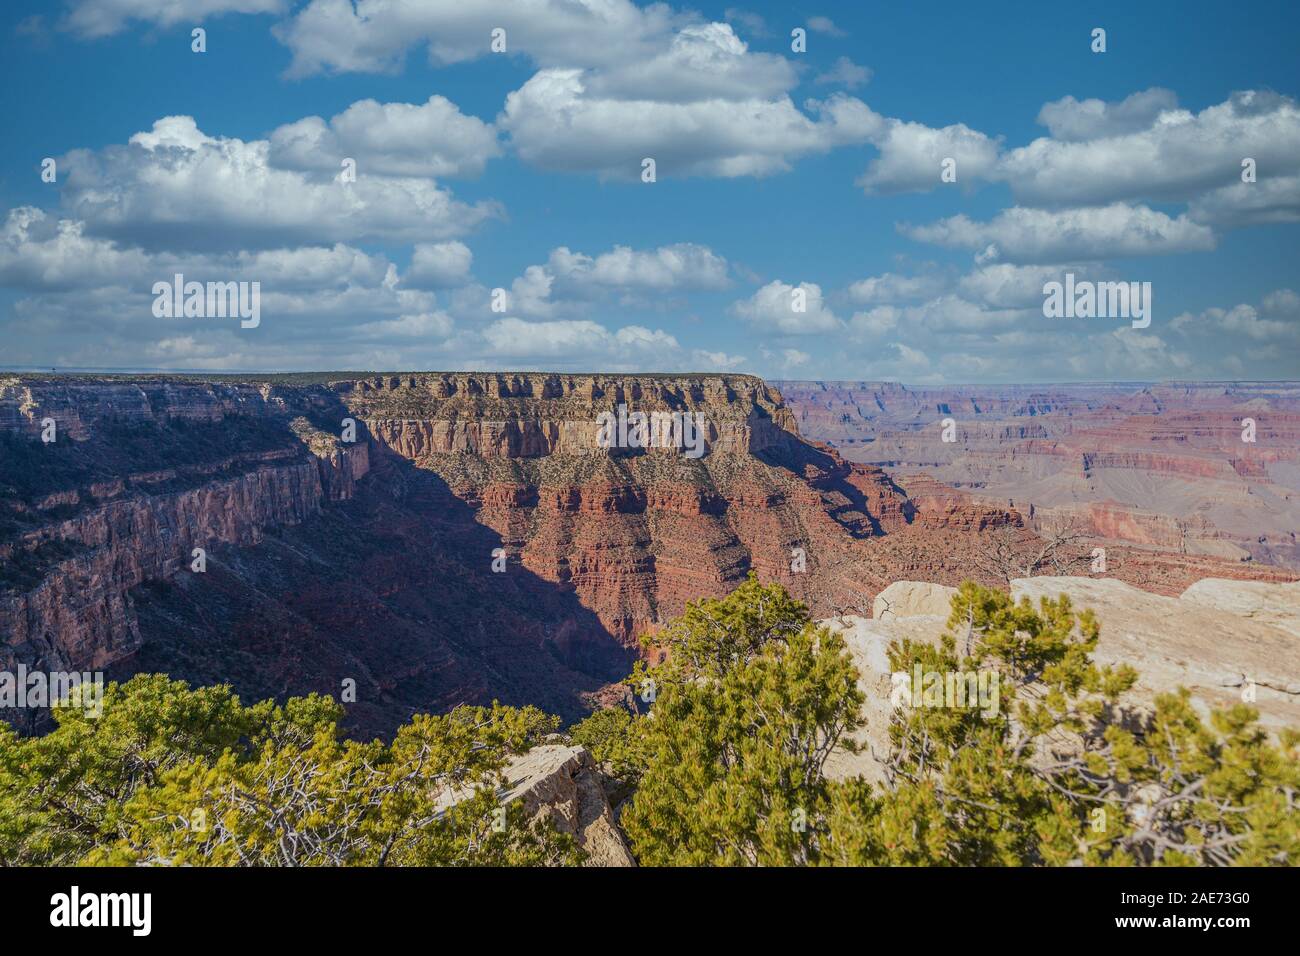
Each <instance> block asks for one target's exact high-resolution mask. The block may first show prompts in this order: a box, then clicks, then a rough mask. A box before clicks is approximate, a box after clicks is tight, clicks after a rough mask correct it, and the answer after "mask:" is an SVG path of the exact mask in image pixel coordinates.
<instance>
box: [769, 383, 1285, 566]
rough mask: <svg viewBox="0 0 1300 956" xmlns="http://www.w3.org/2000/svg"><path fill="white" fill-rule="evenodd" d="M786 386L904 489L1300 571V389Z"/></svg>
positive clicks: (800, 415)
mask: <svg viewBox="0 0 1300 956" xmlns="http://www.w3.org/2000/svg"><path fill="white" fill-rule="evenodd" d="M778 385H779V387H780V388H781V391H782V394H783V395H784V396H785V398H786V400H787V402H788V403H789V405H790V407H791V409H792V410H793V412H794V415H795V418H796V420H797V421H798V424H799V427H800V429H801V431H802V432H803V434H804V435H806V436H807V437H809V438H811V439H816V440H819V441H822V442H825V443H826V444H828V445H830V446H832V447H834V448H836V449H837V450H838V451H839V453H840V454H841V455H843V456H844V457H845V458H846V459H848V460H850V461H855V462H859V463H864V464H870V465H874V466H876V467H879V468H882V469H884V470H885V471H886V472H887V473H888V474H889V475H890V476H891V477H892V478H893V479H894V480H895V481H897V482H900V483H902V484H906V483H907V481H908V476H916V475H924V476H926V480H929V479H933V480H935V481H938V482H940V483H941V484H942V485H944V486H945V487H947V488H951V489H953V490H954V491H955V492H959V493H965V494H968V495H970V496H972V497H974V498H976V499H978V500H981V501H986V502H996V503H1000V504H1003V505H1005V506H1008V507H1013V508H1015V509H1016V510H1017V511H1019V512H1020V513H1022V514H1024V515H1026V516H1027V517H1029V518H1030V519H1031V520H1030V523H1031V524H1032V525H1033V526H1034V527H1035V528H1039V529H1041V528H1043V527H1044V526H1050V525H1053V524H1056V525H1062V524H1069V523H1073V524H1074V525H1075V526H1077V527H1079V528H1080V529H1081V530H1083V531H1085V532H1086V533H1087V534H1088V535H1089V536H1091V537H1092V538H1094V539H1095V540H1097V541H1098V542H1102V543H1104V542H1112V543H1123V544H1125V545H1129V546H1132V547H1135V548H1140V549H1148V550H1151V551H1161V550H1164V551H1175V552H1178V553H1180V554H1183V555H1188V556H1195V555H1204V556H1211V557H1217V558H1222V559H1225V560H1229V561H1250V562H1259V563H1261V564H1265V565H1273V566H1278V567H1283V568H1287V569H1289V570H1292V571H1296V570H1300V542H1297V539H1296V535H1297V533H1298V532H1300V384H1297V383H1293V382H1272V383H1269V382H1256V383H1235V382H1225V383H1162V384H1155V383H1152V384H1096V385H1040V386H952V387H945V388H912V387H909V386H905V385H900V384H897V383H887V382H781V383H778ZM945 419H951V420H952V422H953V423H954V428H953V435H952V437H953V438H954V439H955V440H954V441H950V442H945V441H943V440H942V439H943V436H942V427H943V422H944V420H945Z"/></svg>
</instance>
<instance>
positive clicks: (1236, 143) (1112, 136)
mask: <svg viewBox="0 0 1300 956" xmlns="http://www.w3.org/2000/svg"><path fill="white" fill-rule="evenodd" d="M1138 95H1139V96H1142V97H1145V99H1143V100H1142V101H1140V102H1139V103H1138V104H1137V105H1136V106H1130V107H1128V108H1127V109H1126V108H1125V106H1124V104H1130V103H1132V101H1133V97H1130V98H1129V99H1128V100H1125V101H1123V103H1121V104H1117V105H1114V106H1113V107H1108V106H1107V105H1106V104H1103V105H1102V107H1101V112H1100V115H1099V118H1094V120H1093V122H1092V125H1091V126H1090V125H1089V122H1088V120H1087V114H1088V110H1087V109H1083V108H1081V107H1083V106H1084V104H1073V105H1068V104H1067V105H1066V106H1062V105H1061V104H1062V103H1064V102H1066V101H1058V103H1056V104H1048V106H1047V107H1045V108H1044V109H1045V110H1048V112H1049V115H1050V116H1051V123H1050V124H1049V125H1050V126H1051V127H1052V128H1053V129H1054V131H1055V130H1056V129H1061V128H1064V129H1065V131H1066V132H1068V133H1069V134H1070V135H1071V136H1072V137H1080V136H1084V135H1085V134H1087V133H1088V132H1089V131H1090V130H1095V129H1099V130H1102V131H1108V132H1107V134H1106V135H1104V136H1102V138H1088V139H1084V140H1082V141H1073V140H1063V139H1058V138H1048V137H1043V138H1040V139H1036V140H1034V141H1033V142H1032V143H1030V144H1029V145H1028V146H1023V147H1021V148H1019V149H1014V150H1011V151H1010V152H1009V153H1007V154H1006V156H1005V157H1004V158H1003V160H1002V164H1001V167H1002V174H1003V175H1004V176H1005V178H1006V179H1007V181H1008V183H1009V184H1010V186H1011V189H1012V192H1013V194H1014V195H1015V197H1016V199H1017V200H1018V201H1019V202H1021V203H1028V204H1034V205H1074V204H1084V203H1087V204H1101V203H1110V202H1114V201H1117V200H1182V201H1186V200H1190V199H1194V198H1196V197H1198V196H1199V195H1200V194H1202V193H1204V192H1206V191H1209V190H1214V189H1221V188H1224V187H1227V186H1230V185H1232V184H1234V183H1240V181H1241V161H1242V158H1243V157H1251V158H1253V159H1254V160H1255V161H1256V162H1257V164H1258V166H1259V169H1260V171H1261V172H1260V180H1261V182H1263V181H1264V180H1265V179H1266V178H1267V177H1290V176H1295V175H1296V174H1297V173H1300V106H1297V104H1296V101H1295V100H1293V99H1291V98H1290V97H1287V96H1282V95H1279V94H1277V93H1271V92H1260V91H1248V92H1243V93H1234V94H1233V95H1232V96H1231V97H1229V98H1228V99H1227V100H1226V101H1224V102H1223V103H1219V104H1217V105H1214V106H1210V107H1207V108H1206V109H1204V110H1202V111H1201V112H1200V113H1192V112H1190V111H1188V110H1180V109H1164V110H1161V111H1158V112H1157V113H1156V115H1155V117H1154V119H1153V120H1152V121H1151V122H1150V123H1149V124H1148V125H1145V126H1143V125H1142V124H1143V123H1145V122H1146V116H1148V115H1149V114H1150V112H1151V111H1152V110H1153V109H1155V108H1156V105H1157V104H1158V103H1159V99H1160V95H1161V94H1159V93H1157V94H1153V91H1150V90H1148V91H1147V92H1146V93H1145V94H1138ZM1087 102H1092V101H1085V104H1086V103H1087ZM1108 110H1109V113H1108ZM1120 113H1123V114H1124V116H1123V118H1122V119H1120V118H1117V116H1118V114H1120ZM1041 115H1042V114H1040V116H1041ZM1124 125H1128V126H1130V127H1134V126H1136V127H1140V128H1137V129H1136V130H1134V131H1131V132H1120V131H1119V128H1120V127H1123V126H1124Z"/></svg>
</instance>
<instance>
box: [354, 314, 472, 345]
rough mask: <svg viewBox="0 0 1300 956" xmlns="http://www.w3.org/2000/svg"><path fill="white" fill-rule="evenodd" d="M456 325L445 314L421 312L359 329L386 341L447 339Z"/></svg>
mask: <svg viewBox="0 0 1300 956" xmlns="http://www.w3.org/2000/svg"><path fill="white" fill-rule="evenodd" d="M453 325H454V323H453V322H452V320H451V316H449V315H447V313H445V312H421V313H418V314H415V315H401V316H398V317H397V318H396V319H388V320H385V321H382V322H367V323H365V324H363V325H361V326H360V327H359V329H358V331H359V332H361V333H362V334H363V335H366V336H369V337H372V338H377V339H386V338H390V337H396V338H422V339H445V338H446V337H447V336H448V335H450V334H451V331H452V327H453Z"/></svg>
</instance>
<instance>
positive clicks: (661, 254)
mask: <svg viewBox="0 0 1300 956" xmlns="http://www.w3.org/2000/svg"><path fill="white" fill-rule="evenodd" d="M729 285H730V280H729V279H728V276H727V260H726V259H724V258H722V257H721V256H719V255H717V254H716V253H714V252H713V250H711V249H709V248H708V247H707V246H700V245H696V244H694V243H689V242H680V243H675V244H673V245H668V246H660V247H658V248H656V249H644V250H641V249H632V248H630V247H628V246H615V247H614V248H613V249H611V250H610V251H608V252H602V253H600V254H598V255H595V256H590V255H587V254H585V253H582V252H574V251H573V250H571V249H569V248H568V247H567V246H559V247H558V248H556V249H553V250H551V254H550V256H549V257H548V258H547V260H546V262H545V263H542V264H539V265H530V266H528V267H527V268H526V269H525V270H524V272H523V275H521V276H519V277H518V278H516V279H515V280H514V281H513V282H512V283H511V295H510V311H511V312H514V313H516V314H519V315H523V316H526V317H530V318H551V317H554V316H556V315H557V313H558V312H563V311H574V310H579V309H585V308H587V307H589V306H590V304H591V303H593V302H596V301H599V300H601V299H603V298H605V297H607V296H609V295H611V294H619V293H622V294H625V295H631V296H635V295H638V294H651V293H652V294H655V295H662V294H665V293H684V292H693V291H716V290H720V289H725V288H727V287H728V286H729Z"/></svg>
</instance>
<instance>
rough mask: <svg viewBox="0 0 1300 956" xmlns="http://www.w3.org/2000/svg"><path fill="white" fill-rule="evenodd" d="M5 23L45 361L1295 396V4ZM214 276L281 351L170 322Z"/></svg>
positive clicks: (23, 219) (403, 7)
mask: <svg viewBox="0 0 1300 956" xmlns="http://www.w3.org/2000/svg"><path fill="white" fill-rule="evenodd" d="M841 8H842V9H841ZM3 16H4V19H3V21H2V22H0V62H2V64H3V65H2V66H0V70H3V74H4V76H3V80H4V82H3V86H2V87H0V89H2V90H3V92H0V97H3V100H2V101H0V115H2V116H3V117H4V120H3V122H4V124H5V135H4V136H3V137H2V138H0V336H2V338H3V344H4V348H3V354H2V355H0V362H3V363H4V364H5V365H7V366H14V367H17V366H41V367H48V366H56V367H118V368H160V369H210V370H236V369H246V370H270V369H286V370H287V369H317V368H321V369H398V368H400V369H458V368H479V369H556V370H574V371H580V370H635V371H656V370H663V371H684V370H693V371H711V370H734V371H746V372H755V373H758V374H763V375H767V376H770V377H784V378H823V379H888V380H899V381H904V382H909V383H915V384H932V383H963V382H1016V381H1021V382H1039V381H1078V380H1160V379H1276V378H1295V377H1296V365H1297V363H1296V358H1297V355H1300V295H1297V290H1300V243H1298V242H1297V240H1298V239H1300V233H1298V232H1297V230H1300V225H1298V222H1300V108H1298V107H1297V103H1296V100H1295V97H1296V96H1297V95H1300V66H1297V63H1298V62H1300V60H1298V58H1297V57H1296V56H1295V53H1294V38H1295V36H1296V35H1297V28H1298V27H1300V13H1297V10H1296V8H1295V6H1294V4H1286V3H1248V4H1244V5H1241V6H1239V7H1237V8H1233V9H1232V10H1231V11H1228V10H1226V9H1225V8H1224V7H1223V6H1222V4H1209V3H1189V2H1181V3H1144V4H1140V5H1134V4H1125V3H1096V4H1089V5H1087V8H1086V9H1083V8H1081V7H1079V5H1063V4H1041V3H1006V4H997V5H987V4H960V5H959V4H943V3H939V4H926V5H918V4H889V5H884V4H852V5H844V4H840V5H825V6H801V5H787V4H765V3H757V2H756V3H747V4H739V3H737V4H728V3H721V4H708V3H705V4H692V5H673V6H667V5H655V6H651V5H638V4H635V3H632V2H630V0H585V2H578V0H520V2H517V3H513V4H506V3H499V2H498V3H495V4H493V3H480V2H477V0H456V2H444V0H405V2H401V0H359V2H358V3H356V4H355V6H354V5H353V4H352V3H350V2H347V0H300V2H290V0H167V2H163V0H68V2H62V3H55V2H51V3H34V2H23V0H20V2H11V3H10V4H8V5H6V8H5V11H4V14H3ZM196 26H201V27H202V28H203V29H205V30H206V32H207V36H206V41H207V50H206V52H203V53H195V52H192V50H191V30H192V29H193V28H194V27H196ZM497 26H500V27H502V28H504V29H505V31H506V33H505V41H506V48H507V49H506V52H505V53H493V52H491V50H490V41H491V30H492V29H493V28H494V27H497ZM1097 27H1100V28H1103V29H1104V30H1105V31H1106V50H1105V52H1104V53H1097V52H1093V50H1092V49H1091V46H1092V44H1093V40H1092V36H1091V33H1092V31H1093V29H1094V28H1097ZM795 28H802V29H804V30H805V31H806V38H807V39H806V51H805V52H795V51H793V50H792V49H791V30H793V29H795ZM431 98H433V99H431ZM647 156H649V157H654V158H655V160H656V173H657V179H656V181H655V182H653V183H645V182H642V181H641V178H640V173H641V163H640V161H641V159H643V158H644V157H647ZM46 157H49V158H53V159H54V160H55V163H56V166H55V168H56V172H57V178H56V180H55V182H52V183H51V182H44V181H42V176H41V170H42V160H43V159H45V158H46ZM1246 157H1251V158H1253V159H1255V160H1256V166H1257V178H1256V181H1255V182H1253V183H1243V182H1242V181H1241V169H1240V164H1241V161H1242V159H1243V158H1246ZM344 158H350V159H354V160H355V161H356V169H357V177H356V182H355V183H345V182H340V181H339V170H340V168H341V166H340V163H341V161H342V159H344ZM946 158H952V159H954V160H955V162H956V173H957V181H956V182H955V183H952V182H948V183H945V182H942V181H941V177H940V168H941V163H942V161H943V160H944V159H946ZM176 271H181V272H183V273H184V274H185V276H186V278H187V279H191V280H197V281H219V282H226V281H248V282H253V281H256V282H258V283H259V289H260V294H261V316H260V324H258V326H257V327H256V328H241V327H240V323H239V322H238V321H232V320H230V319H228V318H218V317H212V318H204V317H198V316H192V317H181V318H169V317H158V316H155V314H154V310H153V308H152V306H153V302H154V296H153V295H152V293H151V290H152V287H153V284H154V283H155V282H157V281H159V280H167V279H170V277H171V276H172V275H173V274H174V273H175V272H176ZM1067 272H1068V273H1073V274H1074V275H1075V276H1076V277H1077V278H1078V279H1079V280H1083V281H1096V282H1108V281H1123V282H1149V283H1151V290H1152V293H1151V295H1152V302H1151V323H1150V325H1149V326H1148V327H1146V328H1133V327H1132V326H1131V323H1130V322H1129V321H1128V320H1127V319H1126V318H1123V317H1118V318H1117V317H1107V318H1089V319H1051V318H1047V317H1045V316H1044V315H1043V311H1042V302H1043V293H1042V287H1043V285H1044V283H1045V282H1047V281H1052V280H1059V279H1060V278H1062V277H1063V276H1064V275H1065V274H1066V273H1067ZM498 288H500V289H504V290H506V292H507V294H506V296H505V297H504V300H503V301H504V306H505V311H494V310H493V309H492V307H491V302H492V290H493V289H498ZM800 296H801V297H802V305H803V306H804V308H803V310H802V311H800V310H799V309H798V306H796V305H795V302H796V300H797V299H798V298H799V297H800ZM499 304H501V302H500V301H499Z"/></svg>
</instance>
